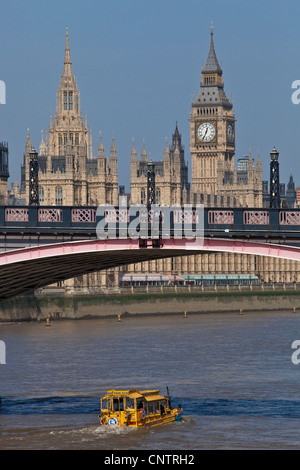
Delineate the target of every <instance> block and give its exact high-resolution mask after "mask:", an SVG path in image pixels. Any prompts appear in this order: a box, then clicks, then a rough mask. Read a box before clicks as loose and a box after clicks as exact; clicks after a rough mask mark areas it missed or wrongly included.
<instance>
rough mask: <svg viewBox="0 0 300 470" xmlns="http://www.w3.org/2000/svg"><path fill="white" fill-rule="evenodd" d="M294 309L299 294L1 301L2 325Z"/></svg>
mask: <svg viewBox="0 0 300 470" xmlns="http://www.w3.org/2000/svg"><path fill="white" fill-rule="evenodd" d="M241 309H242V311H243V313H245V312H247V311H274V310H291V311H294V309H295V310H296V311H297V310H298V311H299V312H300V292H298V291H290V292H284V291H283V292H276V293H272V292H268V293H264V292H259V293H257V292H256V293H255V292H248V293H242V292H235V293H225V292H224V293H218V294H215V293H212V292H210V293H205V292H202V293H172V294H170V293H168V294H164V293H162V294H127V295H120V294H112V295H108V294H104V295H84V296H69V297H67V296H65V297H63V296H49V297H47V296H44V297H35V296H24V297H17V298H14V299H10V300H6V301H2V302H0V322H9V321H13V322H14V321H17V322H20V321H44V320H45V319H46V318H50V319H53V320H59V319H61V320H65V319H83V318H101V317H110V316H111V317H117V316H118V315H121V316H122V315H167V314H183V312H185V311H186V312H187V313H188V314H191V313H222V312H223V313H226V312H240V310H241Z"/></svg>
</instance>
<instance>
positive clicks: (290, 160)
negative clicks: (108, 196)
mask: <svg viewBox="0 0 300 470" xmlns="http://www.w3.org/2000/svg"><path fill="white" fill-rule="evenodd" d="M299 18H300V2H299V0H285V1H284V2H283V1H278V0H273V1H269V0H260V1H258V0H252V1H244V0H227V1H226V2H224V1H223V0H206V1H203V0H151V1H148V0H109V1H108V0H107V1H101V0H85V1H84V2H83V1H78V0H72V1H70V0H59V1H58V0H51V2H46V1H41V0H26V1H24V0H9V1H8V0H0V80H2V81H4V82H5V85H6V104H0V141H5V142H8V145H9V169H10V180H9V187H10V182H14V181H15V180H18V181H19V182H20V169H21V164H22V161H23V154H24V150H25V143H26V136H27V129H28V128H29V129H30V136H31V140H32V142H33V145H34V146H35V148H36V149H37V150H38V149H39V145H40V141H41V130H43V131H44V133H45V130H46V129H47V128H48V127H49V123H50V113H51V112H52V114H53V117H54V115H55V105H56V89H57V88H58V85H59V82H60V77H61V74H62V71H63V60H64V49H65V36H66V27H68V30H69V41H70V49H71V58H72V64H73V73H74V75H75V77H76V81H77V84H78V87H79V90H80V96H81V109H82V113H83V117H84V115H85V113H86V114H87V122H88V126H89V127H90V128H91V130H92V134H93V151H94V153H95V154H96V155H97V148H98V144H99V131H101V133H102V137H103V143H104V147H105V154H106V155H107V156H109V151H110V145H111V141H112V136H114V139H115V144H116V148H117V155H118V171H119V185H125V187H126V191H130V153H131V148H132V139H133V138H134V141H135V147H136V150H137V153H138V156H140V154H141V151H142V147H143V142H144V143H145V148H146V151H147V153H148V155H149V154H151V158H152V159H153V160H159V159H160V158H163V152H164V147H165V140H166V137H167V139H168V143H169V144H170V143H171V138H172V133H173V132H174V130H175V127H176V122H177V125H178V129H179V132H180V133H181V136H182V143H183V145H184V147H185V158H186V160H187V162H188V166H189V170H190V168H191V157H190V152H189V120H188V119H189V113H190V108H191V102H192V97H193V95H195V96H196V95H197V94H198V91H199V88H200V78H201V67H202V66H203V65H204V63H205V61H206V58H207V54H208V49H209V42H210V25H211V21H213V24H214V43H215V49H216V54H217V57H218V60H219V63H220V64H221V66H222V68H223V78H224V85H225V92H226V94H227V96H228V97H229V98H232V101H233V106H234V110H235V117H236V120H237V122H236V153H235V162H237V159H238V158H239V157H242V156H244V155H249V153H250V152H251V154H252V157H253V158H254V160H255V161H256V159H257V155H258V152H259V153H260V157H261V160H262V168H263V179H264V180H269V162H270V152H271V151H272V149H273V147H274V146H275V147H276V149H277V150H278V152H279V162H280V180H281V182H282V183H287V182H288V179H289V176H290V173H291V171H292V173H293V176H294V181H295V184H296V186H297V185H299V186H300V158H299V157H300V132H299V131H300V104H294V103H293V102H292V99H291V98H292V93H293V92H294V91H295V90H293V89H292V83H293V82H294V81H295V80H300V27H299ZM299 97H300V94H299ZM189 179H190V180H191V174H190V172H189Z"/></svg>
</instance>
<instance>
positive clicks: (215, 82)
mask: <svg viewBox="0 0 300 470" xmlns="http://www.w3.org/2000/svg"><path fill="white" fill-rule="evenodd" d="M234 124H235V117H234V112H233V109H232V103H231V102H230V101H229V99H228V98H227V96H226V93H225V91H224V83H223V70H222V68H221V66H220V64H219V62H218V59H217V55H216V51H215V45H214V28H213V25H211V28H210V45H209V51H208V55H207V59H206V62H205V65H204V66H203V67H202V70H201V83H200V90H199V93H198V95H197V97H196V99H195V100H194V101H193V102H192V109H191V114H190V152H191V159H192V184H191V186H192V187H191V203H204V204H208V205H214V201H216V196H217V193H218V189H219V188H218V181H220V172H221V171H222V175H223V182H222V183H223V184H226V183H229V182H232V181H233V179H234V152H235V135H234V134H235V128H234ZM216 204H217V203H216Z"/></svg>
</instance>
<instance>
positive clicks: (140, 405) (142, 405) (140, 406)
mask: <svg viewBox="0 0 300 470" xmlns="http://www.w3.org/2000/svg"><path fill="white" fill-rule="evenodd" d="M142 408H144V402H143V400H139V401H138V402H137V409H138V410H141V409H142Z"/></svg>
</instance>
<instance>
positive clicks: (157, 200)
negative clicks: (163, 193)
mask: <svg viewBox="0 0 300 470" xmlns="http://www.w3.org/2000/svg"><path fill="white" fill-rule="evenodd" d="M155 204H160V189H158V188H157V189H156V190H155Z"/></svg>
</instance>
